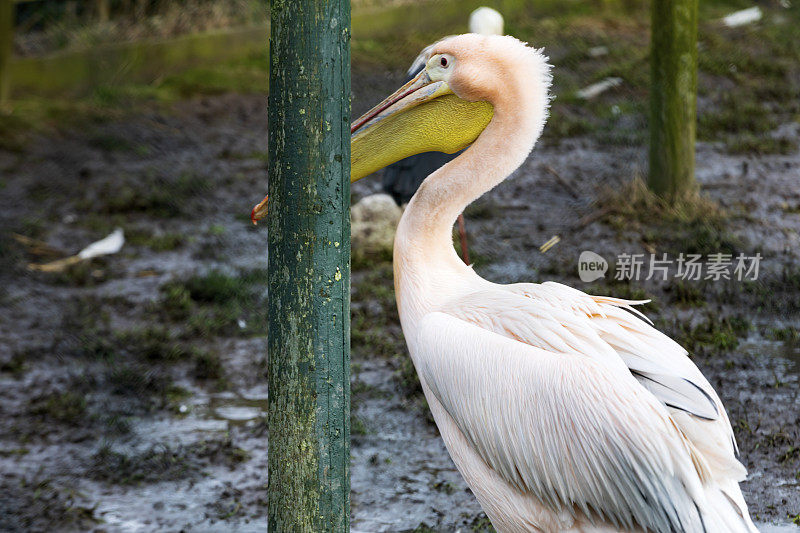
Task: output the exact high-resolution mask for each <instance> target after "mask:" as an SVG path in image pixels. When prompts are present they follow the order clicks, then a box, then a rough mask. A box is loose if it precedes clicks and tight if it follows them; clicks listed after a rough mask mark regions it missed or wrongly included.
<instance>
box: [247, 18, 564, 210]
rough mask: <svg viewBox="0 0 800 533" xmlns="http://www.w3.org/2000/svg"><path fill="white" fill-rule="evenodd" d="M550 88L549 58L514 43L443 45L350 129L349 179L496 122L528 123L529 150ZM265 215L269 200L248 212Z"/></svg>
mask: <svg viewBox="0 0 800 533" xmlns="http://www.w3.org/2000/svg"><path fill="white" fill-rule="evenodd" d="M549 86H550V67H549V65H548V64H547V58H546V57H544V55H542V53H541V52H540V51H538V50H536V49H534V48H530V47H528V46H527V45H526V44H525V43H523V42H521V41H519V40H517V39H515V38H513V37H504V36H497V35H477V34H473V33H469V34H465V35H458V36H455V37H450V38H448V39H444V40H442V41H440V42H438V43H436V44H435V45H434V46H433V48H432V50H431V55H430V58H429V59H428V62H427V64H426V65H425V68H424V69H423V70H422V71H421V72H420V73H419V74H418V75H417V76H416V77H415V78H414V79H412V80H411V81H409V82H408V83H406V84H405V85H403V86H402V87H401V88H400V89H398V90H397V91H395V93H394V94H392V95H391V96H389V97H388V98H386V99H385V100H384V101H383V102H381V103H379V104H378V105H376V106H375V107H373V108H372V109H370V110H369V111H367V112H366V113H365V114H364V115H363V116H361V117H360V118H359V119H358V120H356V121H355V122H353V124H352V126H351V128H350V133H351V137H350V146H351V166H350V180H351V181H356V180H358V179H361V178H363V177H365V176H368V175H370V174H372V173H373V172H375V171H377V170H380V169H381V168H384V167H386V166H388V165H391V164H392V163H394V162H396V161H399V160H401V159H404V158H406V157H409V156H412V155H415V154H419V153H422V152H445V153H455V152H457V151H459V150H462V149H464V148H466V147H467V146H469V145H470V144H472V143H473V142H474V141H475V140H476V139H477V138H478V136H479V135H480V134H481V133H482V132H483V130H484V129H485V128H486V127H487V126H488V125H489V123H490V122H491V120H492V117H493V116H495V115H506V116H509V115H514V116H516V117H520V116H522V117H532V118H531V120H532V121H533V122H534V123H533V124H531V125H530V128H528V129H531V131H532V135H531V136H532V137H533V140H531V147H532V146H533V142H534V141H535V138H536V137H538V136H539V134H540V133H541V129H542V126H543V125H544V120H545V118H546V109H547V104H548V101H549V99H548V88H549ZM534 130H535V131H534ZM265 213H266V199H265V200H264V201H263V202H262V203H261V204H259V205H258V206H256V208H255V209H254V210H253V219H254V221H255V220H258V219H259V218H262V217H263V216H264V214H265Z"/></svg>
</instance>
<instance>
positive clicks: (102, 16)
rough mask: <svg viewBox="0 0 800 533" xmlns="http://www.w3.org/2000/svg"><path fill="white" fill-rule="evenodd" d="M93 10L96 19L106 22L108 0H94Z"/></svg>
mask: <svg viewBox="0 0 800 533" xmlns="http://www.w3.org/2000/svg"><path fill="white" fill-rule="evenodd" d="M95 11H96V14H97V20H98V21H99V22H101V23H104V22H108V19H109V18H110V15H111V11H110V9H109V6H108V0H95Z"/></svg>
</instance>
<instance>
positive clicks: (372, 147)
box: [350, 70, 492, 182]
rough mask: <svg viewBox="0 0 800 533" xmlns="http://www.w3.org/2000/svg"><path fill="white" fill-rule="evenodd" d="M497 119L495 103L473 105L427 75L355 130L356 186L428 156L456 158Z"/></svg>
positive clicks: (352, 133) (353, 174) (408, 85)
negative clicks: (379, 172) (397, 164)
mask: <svg viewBox="0 0 800 533" xmlns="http://www.w3.org/2000/svg"><path fill="white" fill-rule="evenodd" d="M491 119H492V106H491V104H489V102H468V101H467V100H462V99H461V98H459V97H458V96H456V95H455V94H453V91H451V90H450V87H449V86H448V85H447V82H445V81H431V79H430V77H428V72H427V71H426V70H423V71H422V72H420V73H419V74H418V75H417V76H416V77H415V78H414V79H413V80H411V81H409V82H408V83H406V84H405V85H403V86H402V87H400V88H399V89H398V90H397V91H395V93H394V94H392V95H391V96H389V97H388V98H386V99H385V100H384V101H383V102H381V103H380V104H378V105H377V106H375V107H373V108H372V109H370V110H369V111H367V112H366V113H365V114H364V115H363V116H362V117H361V118H359V119H358V120H356V121H355V122H353V125H352V126H351V128H350V181H351V182H352V181H356V180H359V179H361V178H363V177H365V176H369V175H370V174H372V173H373V172H375V171H377V170H380V169H382V168H384V167H387V166H389V165H391V164H392V163H394V162H396V161H400V160H401V159H405V158H406V157H409V156H412V155H415V154H420V153H422V152H445V153H448V154H452V153H455V152H458V151H459V150H462V149H464V148H466V147H467V146H469V145H470V144H472V142H474V141H475V139H477V138H478V135H480V134H481V132H482V131H483V130H484V129H485V128H486V126H487V125H488V124H489V121H490V120H491Z"/></svg>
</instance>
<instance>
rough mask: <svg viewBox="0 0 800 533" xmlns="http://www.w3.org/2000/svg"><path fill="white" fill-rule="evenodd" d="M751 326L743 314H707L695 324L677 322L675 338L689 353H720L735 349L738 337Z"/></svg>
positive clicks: (743, 335) (744, 333)
mask: <svg viewBox="0 0 800 533" xmlns="http://www.w3.org/2000/svg"><path fill="white" fill-rule="evenodd" d="M752 328H753V326H752V324H751V323H750V321H749V320H748V319H747V318H745V317H744V316H740V315H736V316H729V317H717V316H714V315H711V314H709V315H707V316H706V319H705V320H704V321H703V322H701V323H699V324H697V325H695V326H691V325H690V324H688V323H681V324H678V325H677V332H676V336H675V340H676V341H677V342H678V344H680V345H681V346H683V347H684V348H686V350H687V351H688V352H689V353H691V354H698V353H702V354H721V353H724V352H728V351H731V350H735V349H736V348H737V347H738V346H739V338H741V337H745V336H746V335H747V334H748V333H749V332H750V330H752Z"/></svg>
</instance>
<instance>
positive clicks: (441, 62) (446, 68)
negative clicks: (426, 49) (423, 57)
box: [427, 54, 456, 81]
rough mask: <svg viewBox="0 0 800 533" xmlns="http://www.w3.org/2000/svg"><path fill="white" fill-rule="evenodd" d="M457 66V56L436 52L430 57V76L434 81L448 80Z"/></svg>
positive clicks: (428, 67)
mask: <svg viewBox="0 0 800 533" xmlns="http://www.w3.org/2000/svg"><path fill="white" fill-rule="evenodd" d="M455 67H456V58H455V57H453V56H452V55H450V54H436V55H434V56H431V58H430V59H428V66H427V70H428V76H430V78H431V80H432V81H447V80H448V79H449V78H450V76H451V75H452V74H453V69H454V68H455Z"/></svg>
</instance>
